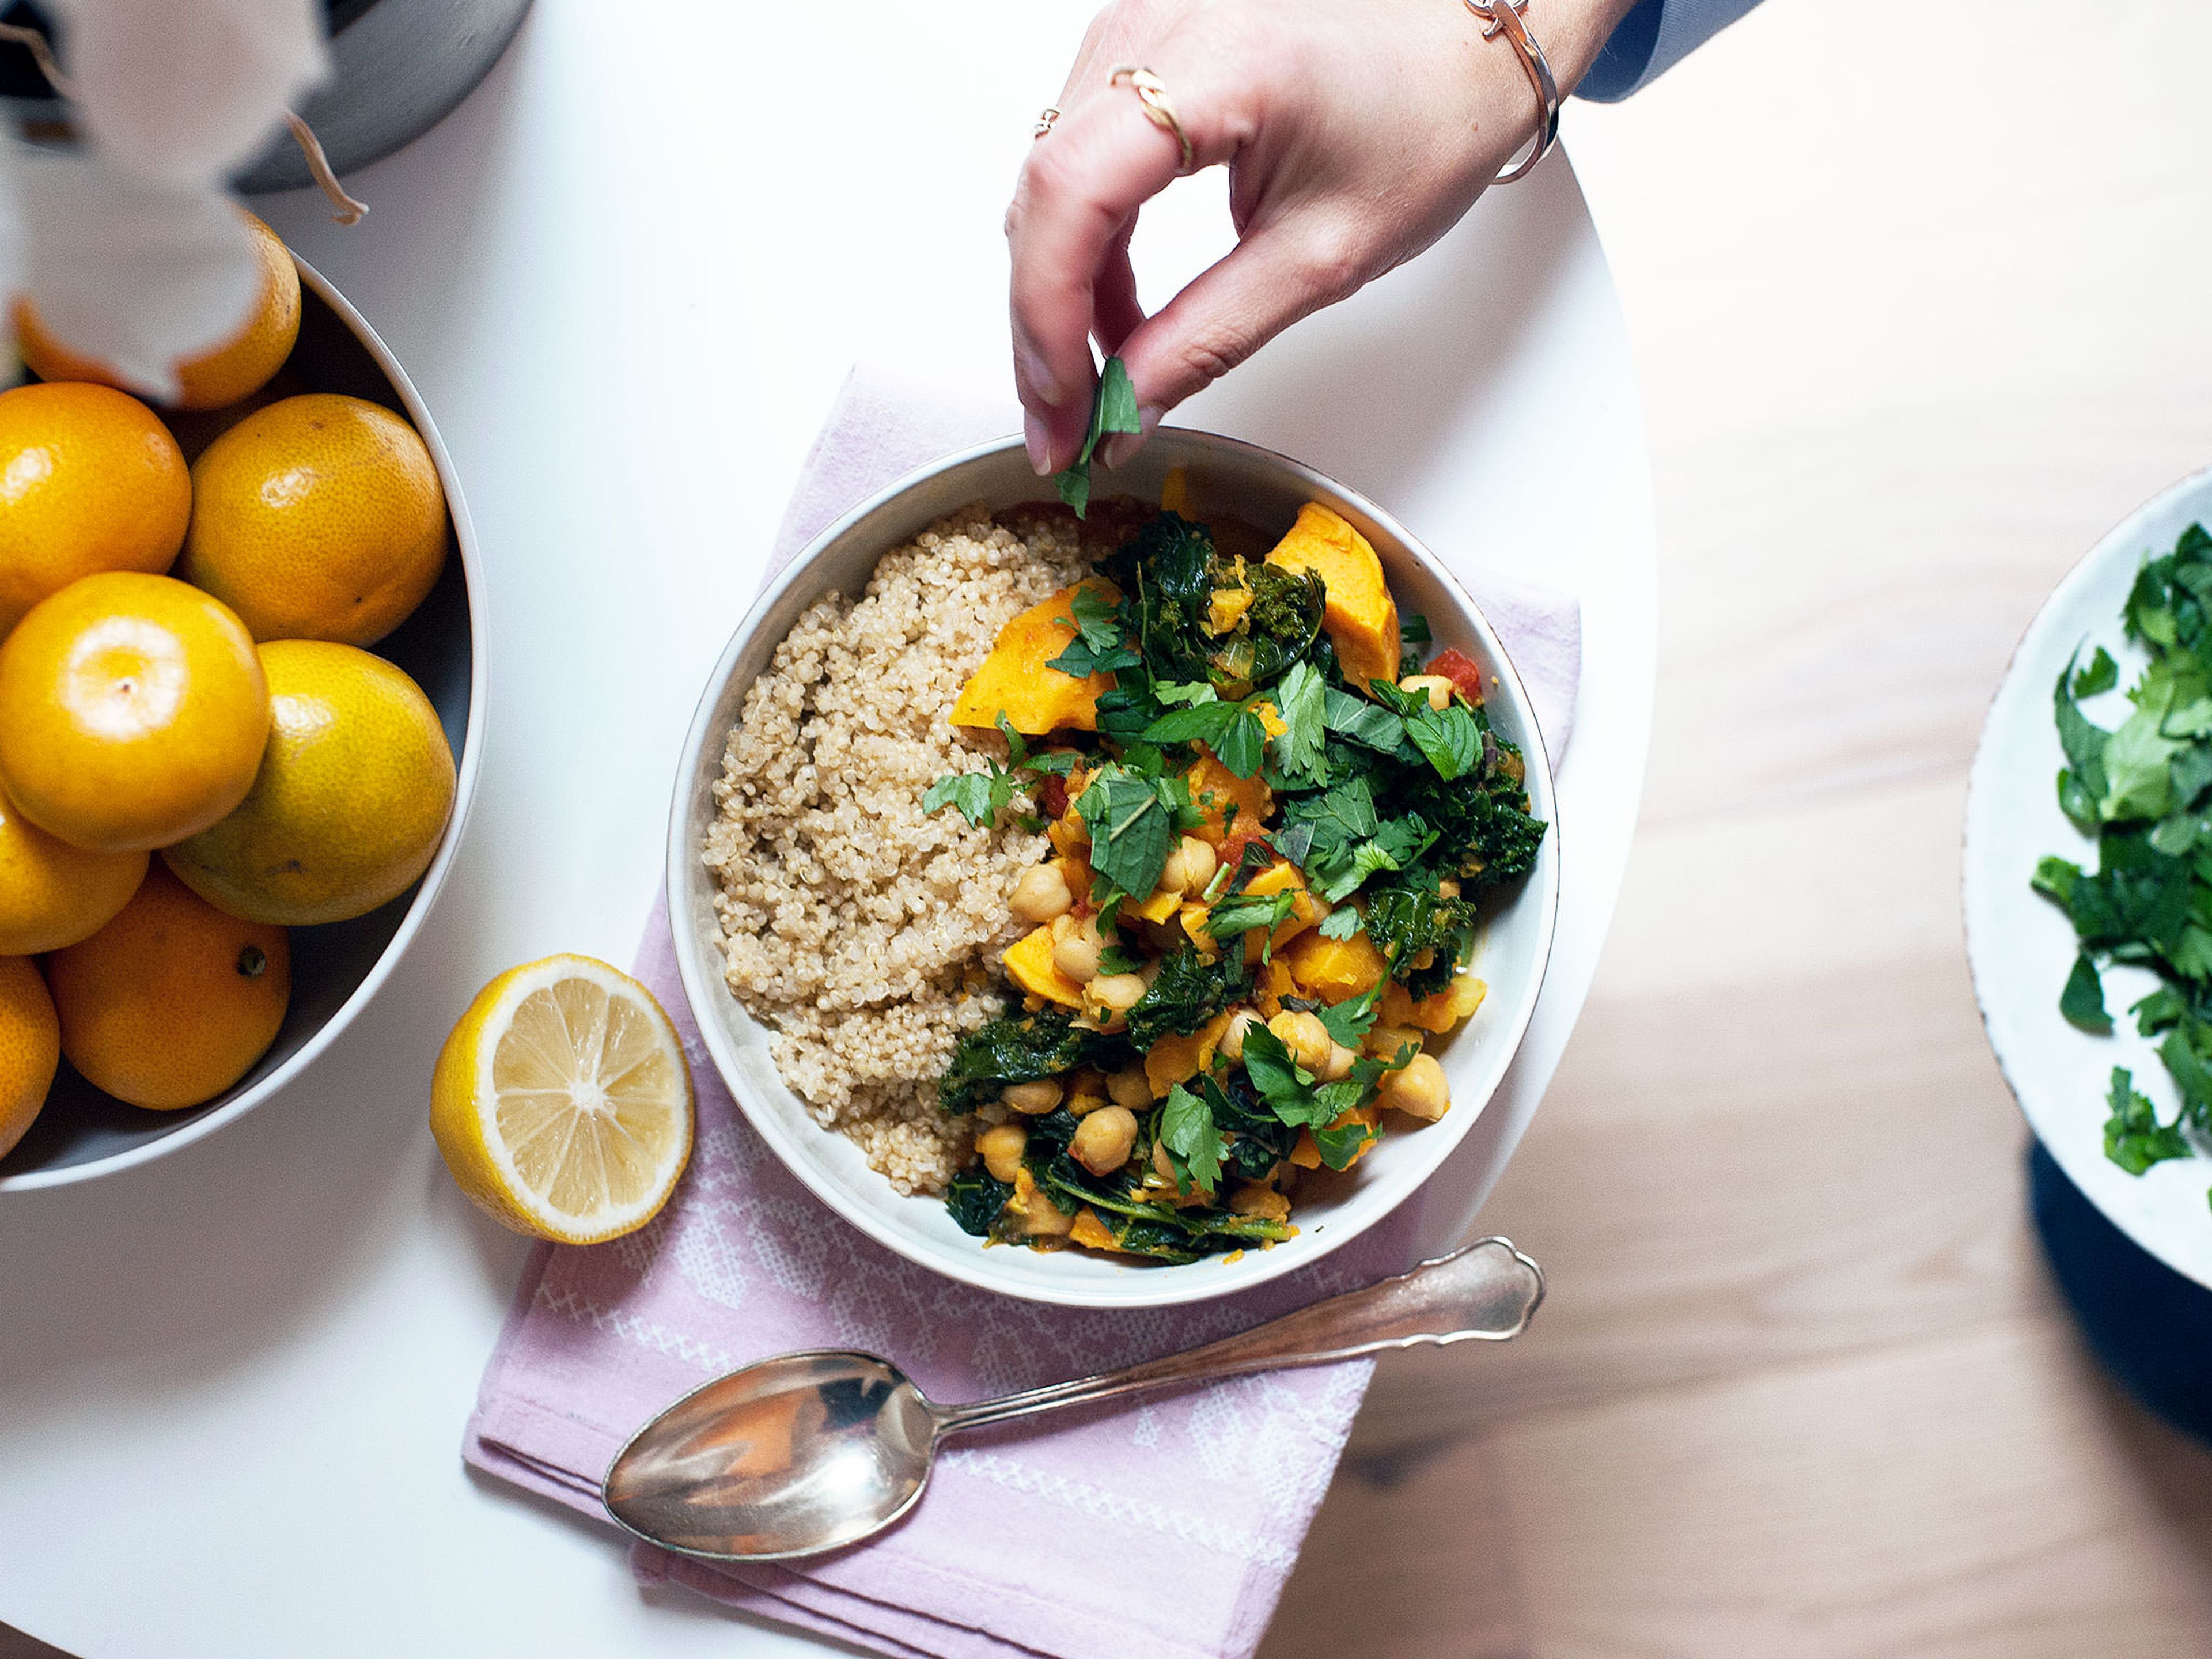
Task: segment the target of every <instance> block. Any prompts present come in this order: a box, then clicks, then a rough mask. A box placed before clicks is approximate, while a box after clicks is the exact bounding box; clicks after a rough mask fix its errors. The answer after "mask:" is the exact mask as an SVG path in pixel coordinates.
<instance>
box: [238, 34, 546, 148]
mask: <svg viewBox="0 0 2212 1659" xmlns="http://www.w3.org/2000/svg"><path fill="white" fill-rule="evenodd" d="M529 9H530V0H333V3H331V6H330V9H329V15H330V33H331V76H330V79H329V80H327V81H325V82H324V83H323V85H322V87H321V88H319V90H318V91H316V92H315V94H313V96H312V97H310V98H309V99H308V100H307V106H306V107H305V108H303V109H302V110H301V112H300V113H301V115H302V116H303V117H305V118H306V119H307V125H309V126H311V127H313V128H314V130H315V136H316V137H319V138H320V139H321V140H322V141H323V149H324V150H325V153H326V154H327V155H329V156H330V158H331V167H333V168H335V169H336V170H337V172H339V173H349V172H351V171H352V170H353V169H354V168H356V167H365V166H367V165H368V163H369V162H371V161H375V160H377V159H378V158H379V157H380V156H385V155H390V154H391V153H392V151H393V150H395V149H398V148H399V147H400V146H401V145H402V144H405V143H411V142H412V141H413V140H415V139H416V138H419V137H422V135H423V134H424V133H426V132H428V131H429V130H430V129H431V128H432V127H434V126H435V125H437V124H438V123H439V122H440V121H442V120H443V119H445V118H446V117H447V114H449V113H450V112H452V110H453V106H454V105H456V104H458V103H459V102H460V101H461V100H462V99H464V98H465V97H467V96H468V94H469V93H470V91H471V89H472V88H474V87H475V86H476V84H477V82H479V81H481V80H483V77H484V76H486V75H487V74H489V72H490V70H491V66H492V65H493V64H495V63H497V62H498V61H499V57H500V54H501V52H505V51H506V50H507V42H508V41H510V40H513V38H514V32H515V30H516V29H518V28H520V27H521V26H522V19H523V16H524V15H525V14H526V13H527V12H528V11H529ZM236 182H237V185H238V187H239V188H240V190H243V191H271V190H298V189H301V188H303V187H304V186H306V185H311V184H313V182H314V180H313V178H312V177H310V176H309V174H308V172H307V162H306V161H304V160H303V159H302V158H301V155H300V150H299V146H298V145H296V144H295V143H293V142H292V139H291V136H290V135H289V133H280V134H279V135H278V136H277V137H276V138H275V139H274V140H273V141H272V142H271V143H270V145H269V147H268V148H267V149H264V151H262V153H261V155H260V156H259V157H258V159H257V160H255V161H252V162H250V163H248V164H247V166H246V167H245V168H244V169H243V170H241V171H240V173H239V174H238V176H237V180H236Z"/></svg>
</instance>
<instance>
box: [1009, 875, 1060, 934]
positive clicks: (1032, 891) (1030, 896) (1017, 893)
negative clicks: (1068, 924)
mask: <svg viewBox="0 0 2212 1659" xmlns="http://www.w3.org/2000/svg"><path fill="white" fill-rule="evenodd" d="M1074 902H1075V895H1074V894H1073V893H1071V892H1069V891H1068V890H1067V877H1066V875H1065V874H1063V873H1062V872H1061V870H1060V866H1059V864H1058V863H1057V862H1055V863H1052V864H1033V865H1031V866H1030V867H1029V868H1028V869H1026V870H1024V871H1023V872H1022V873H1021V878H1020V879H1019V880H1018V881H1017V882H1015V883H1014V896H1013V897H1012V898H1011V899H1010V900H1008V901H1007V908H1009V909H1011V910H1012V912H1013V913H1014V914H1015V915H1018V916H1019V917H1020V918H1021V919H1022V920H1023V921H1026V922H1030V923H1042V922H1048V921H1051V920H1052V919H1053V918H1054V916H1060V915H1066V914H1067V910H1068V907H1069V906H1070V905H1072V904H1073V903H1074Z"/></svg>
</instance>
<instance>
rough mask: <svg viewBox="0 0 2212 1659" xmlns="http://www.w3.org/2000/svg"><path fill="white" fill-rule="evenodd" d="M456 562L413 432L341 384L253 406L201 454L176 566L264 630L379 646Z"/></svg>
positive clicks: (440, 501) (260, 635)
mask: <svg viewBox="0 0 2212 1659" xmlns="http://www.w3.org/2000/svg"><path fill="white" fill-rule="evenodd" d="M445 562H446V494H445V491H444V490H443V489H441V488H440V487H439V483H438V469H437V467H436V466H435V465H434V464H433V463H432V461H431V459H430V452H429V450H428V449H427V448H426V447H424V446H423V443H422V439H421V438H420V437H419V436H417V435H416V431H415V428H413V427H411V426H410V425H408V424H407V422H405V421H404V420H402V419H400V418H399V416H397V415H394V414H393V413H392V411H391V410H388V409H386V408H384V407H383V406H381V405H380V404H372V403H369V402H367V401H366V400H364V399H362V398H346V397H341V396H339V395H338V394H337V393H335V392H310V393H308V394H307V396H305V397H300V398H285V399H284V401H283V402H282V403H278V404H270V406H269V407H268V408H266V409H264V410H259V411H258V412H257V413H255V414H252V415H249V416H246V419H244V420H242V421H240V422H239V423H238V424H237V425H236V426H234V427H233V428H231V429H230V430H229V431H228V432H226V433H224V434H223V435H222V436H221V437H220V438H217V439H216V441H214V442H213V443H211V444H210V445H209V446H208V447H207V449H206V451H205V453H203V454H202V455H201V456H200V458H199V459H198V460H197V461H195V462H194V463H193V464H192V522H191V528H190V529H189V530H187V531H186V532H185V554H184V561H183V562H182V563H181V564H180V565H179V567H178V570H177V574H179V575H180V576H182V577H183V578H184V579H185V580H186V581H188V582H191V583H194V584H195V585H197V586H201V587H204V588H205V589H207V591H208V592H210V593H212V594H214V595H215V596H216V598H217V599H221V600H222V602H223V603H224V604H225V605H228V606H230V608H231V609H232V610H234V611H237V612H238V614H239V615H240V617H242V618H244V619H245V623H246V626H247V627H248V628H250V629H252V630H253V637H254V638H255V639H257V640H337V641H341V642H343V643H344V644H347V645H373V644H374V643H375V642H376V641H378V640H380V639H382V638H383V637H384V636H385V635H386V634H389V633H390V632H391V631H392V629H395V628H397V627H398V626H399V624H400V623H403V622H404V621H405V620H406V619H407V616H408V613H409V612H410V611H413V610H414V609H415V607H416V605H420V604H422V596H423V595H424V594H426V593H428V592H429V591H430V587H431V585H432V584H433V583H435V581H436V580H438V572H439V571H440V570H441V569H442V568H444V567H445Z"/></svg>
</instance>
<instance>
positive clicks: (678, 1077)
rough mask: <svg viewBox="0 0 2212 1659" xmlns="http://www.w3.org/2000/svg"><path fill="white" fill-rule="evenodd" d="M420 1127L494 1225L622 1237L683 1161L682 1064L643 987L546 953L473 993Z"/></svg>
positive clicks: (685, 1107)
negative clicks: (426, 1120) (426, 1123)
mask: <svg viewBox="0 0 2212 1659" xmlns="http://www.w3.org/2000/svg"><path fill="white" fill-rule="evenodd" d="M430 1133H432V1135H434V1136H435V1138H436V1139H437V1142H438V1150H439V1151H440V1152H442V1153H444V1154H445V1158H446V1167H447V1169H448V1170H452V1171H453V1180H454V1181H455V1182H457V1183H458V1184H459V1187H460V1189H461V1190H462V1192H464V1193H465V1194H467V1195H468V1196H469V1198H470V1200H471V1201H472V1202H474V1203H475V1204H476V1205H477V1207H478V1208H480V1209H482V1210H483V1211H484V1212H486V1213H487V1214H489V1215H490V1216H491V1217H492V1218H493V1219H495V1220H496V1221H498V1222H499V1223H500V1224H501V1225H503V1226H507V1227H511V1228H513V1230H514V1231H517V1232H520V1233H529V1234H531V1235H532V1236H534V1237H538V1238H550V1239H552V1240H554V1241H555V1242H556V1243H562V1244H596V1243H600V1242H601V1241H602V1240H605V1239H610V1238H617V1237H621V1236H622V1235H623V1234H624V1233H628V1232H635V1231H636V1230H637V1229H638V1228H640V1227H642V1226H643V1225H645V1224H646V1223H647V1222H648V1221H650V1220H652V1219H653V1217H654V1216H655V1215H656V1214H658V1213H659V1210H660V1206H662V1205H664V1204H665V1203H666V1202H667V1201H668V1195H669V1194H670V1193H671V1192H672V1191H674V1190H675V1188H676V1181H677V1177H678V1176H681V1175H682V1174H683V1173H684V1162H685V1160H686V1159H688V1158H690V1155H691V1072H690V1066H688V1065H686V1064H685V1062H684V1045H683V1043H682V1042H681V1041H680V1040H679V1039H678V1036H677V1035H676V1027H675V1026H674V1025H673V1024H671V1023H670V1021H669V1018H668V1016H667V1014H666V1013H665V1012H664V1011H663V1010H662V1008H661V1006H660V1005H659V1003H658V1002H656V1001H654V1000H653V993H652V992H650V991H648V990H647V989H646V988H645V987H643V986H642V985H640V984H639V983H638V982H637V981H635V980H634V979H632V978H631V977H630V976H629V975H627V974H625V973H622V972H620V971H619V970H617V969H613V968H610V967H609V966H608V965H607V964H606V963H604V962H600V961H598V960H596V959H595V958H593V957H577V956H559V957H546V958H545V959H544V961H543V962H532V963H526V964H525V965H524V966H522V967H520V968H513V969H508V970H507V972H506V973H504V974H501V975H500V976H499V977H498V978H497V979H495V980H494V981H492V982H491V983H490V984H489V985H487V986H485V987H484V988H483V990H482V991H481V992H479V993H477V1000H475V1001H474V1002H472V1003H471V1004H470V1005H469V1011H468V1012H466V1013H465V1014H463V1015H462V1016H461V1019H460V1024H458V1025H456V1026H454V1027H453V1035H452V1036H449V1037H447V1039H446V1046H445V1048H442V1049H441V1050H440V1052H439V1054H438V1068H437V1071H436V1073H435V1076H434V1078H433V1079H432V1081H431V1085H430Z"/></svg>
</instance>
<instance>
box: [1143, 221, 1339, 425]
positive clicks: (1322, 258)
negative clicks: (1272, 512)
mask: <svg viewBox="0 0 2212 1659" xmlns="http://www.w3.org/2000/svg"><path fill="white" fill-rule="evenodd" d="M1366 280H1367V273H1366V271H1365V270H1364V262H1363V261H1361V260H1359V259H1358V258H1357V257H1356V256H1355V255H1354V254H1353V253H1352V252H1350V251H1349V249H1348V248H1347V247H1346V246H1344V245H1343V244H1341V243H1340V244H1338V245H1336V246H1329V245H1328V244H1327V243H1325V242H1324V241H1323V240H1322V239H1321V238H1320V237H1318V236H1316V234H1315V233H1314V232H1313V231H1312V230H1311V229H1310V228H1302V227H1300V226H1298V225H1297V224H1296V223H1295V222H1289V223H1284V222H1278V223H1276V224H1273V225H1269V226H1267V228H1262V229H1257V230H1253V231H1250V232H1249V233H1248V234H1246V235H1245V236H1244V238H1243V240H1240V241H1239V242H1238V243H1237V246H1235V247H1234V248H1232V249H1231V251H1230V252H1228V253H1227V254H1225V255H1224V256H1223V257H1222V258H1220V259H1219V260H1218V261H1217V262H1216V263H1215V264H1212V265H1210V266H1209V267H1207V268H1206V270H1203V271H1201V272H1200V273H1199V275H1198V276H1196V277H1194V278H1193V279H1192V281H1191V283H1190V285H1189V286H1188V287H1187V288H1185V289H1183V290H1182V293H1180V294H1178V295H1176V296H1175V298H1174V299H1172V300H1170V301H1168V303H1167V304H1166V305H1165V306H1164V307H1161V308H1160V310H1159V312H1158V314H1157V315H1155V316H1153V317H1152V318H1151V319H1148V320H1146V322H1144V323H1142V324H1140V325H1138V327H1137V328H1136V330H1135V331H1133V333H1131V334H1130V336H1129V337H1128V338H1127V339H1126V340H1124V341H1123V342H1122V343H1121V351H1120V353H1119V355H1120V356H1121V362H1122V366H1123V367H1124V368H1127V370H1128V371H1129V380H1130V384H1131V385H1132V386H1133V387H1134V388H1135V390H1136V394H1137V406H1138V408H1139V410H1140V411H1141V412H1142V414H1143V416H1144V431H1143V432H1142V433H1141V434H1134V435H1123V436H1119V437H1116V438H1115V439H1114V440H1113V441H1112V442H1110V443H1109V445H1108V446H1107V447H1106V452H1105V455H1106V463H1107V465H1109V466H1118V465H1121V463H1122V462H1123V461H1125V460H1127V459H1128V458H1129V457H1130V456H1131V455H1133V454H1134V453H1136V452H1137V450H1138V448H1139V447H1140V446H1141V445H1142V444H1143V442H1144V441H1145V439H1146V438H1147V437H1150V436H1151V435H1152V428H1154V427H1156V426H1158V424H1159V422H1160V418H1161V417H1162V416H1164V415H1165V414H1166V413H1167V411H1168V410H1170V409H1173V408H1174V407H1175V406H1176V404H1179V403H1181V402H1182V401H1183V399H1184V398H1188V397H1190V396H1191V395H1192V394H1193V393H1194V392H1201V391H1203V390H1205V388H1206V387H1207V386H1211V385H1212V383H1213V382H1214V381H1216V380H1219V379H1220V378H1221V377H1222V376H1223V375H1224V374H1227V373H1228V372H1229V371H1230V370H1231V369H1232V368H1236V367H1237V365H1238V364H1239V363H1241V362H1243V361H1244V360H1245V359H1246V358H1248V357H1249V356H1251V355H1252V354H1253V353H1254V352H1255V351H1257V350H1258V349H1260V348H1261V346H1263V345H1265V344H1267V342H1268V341H1270V340H1272V339H1273V338H1274V337H1275V336H1277V335H1278V334H1279V333H1281V332H1282V331H1284V330H1285V329H1286V328H1288V327H1289V326H1290V325H1291V324H1292V323H1295V322H1297V320H1298V319H1300V318H1302V317H1305V316H1309V315H1310V314H1311V313H1314V312H1316V311H1319V310H1321V309H1322V307H1325V306H1331V305H1334V304H1335V303H1336V302H1337V301H1340V300H1341V299H1344V298H1346V296H1347V295H1351V294H1352V293H1355V292H1356V291H1357V290H1358V289H1359V287H1360V286H1361V284H1362V283H1364V282H1365V281H1366Z"/></svg>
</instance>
